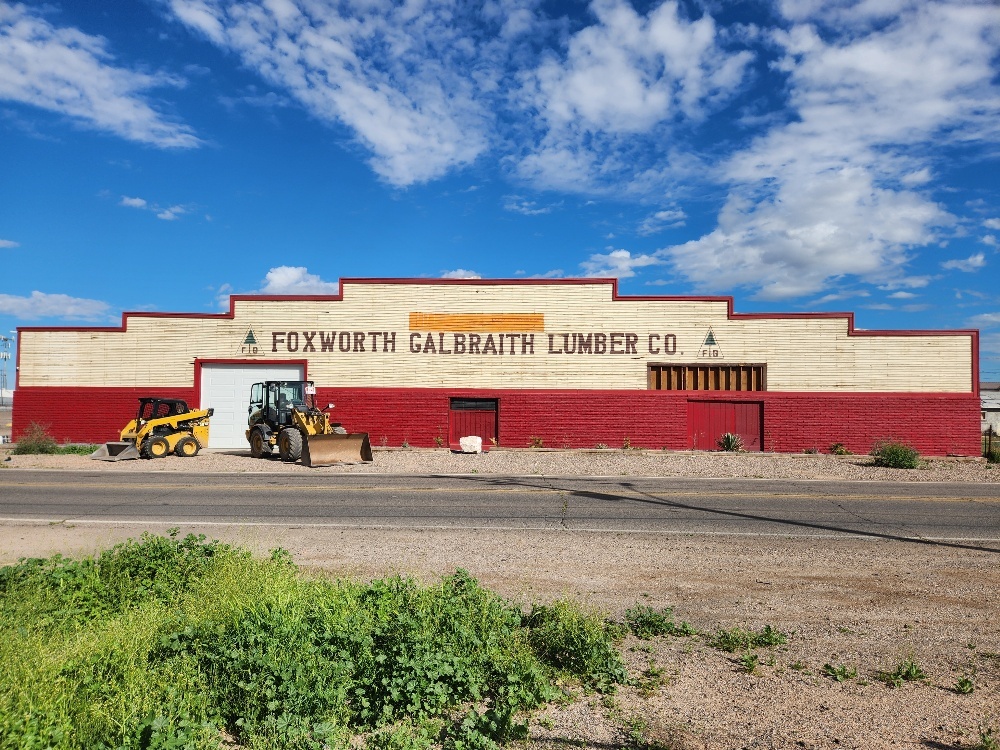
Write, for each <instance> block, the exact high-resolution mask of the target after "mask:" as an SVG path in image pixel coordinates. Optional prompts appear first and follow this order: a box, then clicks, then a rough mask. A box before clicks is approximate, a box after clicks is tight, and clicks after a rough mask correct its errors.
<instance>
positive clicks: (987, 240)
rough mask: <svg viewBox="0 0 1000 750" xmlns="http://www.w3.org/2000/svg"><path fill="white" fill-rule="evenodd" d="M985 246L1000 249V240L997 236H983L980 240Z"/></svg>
mask: <svg viewBox="0 0 1000 750" xmlns="http://www.w3.org/2000/svg"><path fill="white" fill-rule="evenodd" d="M979 241H980V242H982V243H983V244H984V245H989V246H990V247H994V248H1000V240H997V238H996V236H994V235H992V234H986V235H983V236H982V238H980V240H979Z"/></svg>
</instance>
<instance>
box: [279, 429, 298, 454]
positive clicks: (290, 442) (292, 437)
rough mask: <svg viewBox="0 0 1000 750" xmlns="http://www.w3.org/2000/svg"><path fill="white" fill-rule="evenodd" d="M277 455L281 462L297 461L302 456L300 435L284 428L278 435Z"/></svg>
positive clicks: (294, 430) (293, 430)
mask: <svg viewBox="0 0 1000 750" xmlns="http://www.w3.org/2000/svg"><path fill="white" fill-rule="evenodd" d="M278 455H279V456H281V460H282V461H298V460H299V457H300V456H301V455H302V433H301V432H299V431H298V430H296V429H295V428H294V427H286V428H285V429H284V430H282V431H281V434H280V435H278Z"/></svg>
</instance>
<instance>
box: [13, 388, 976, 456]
mask: <svg viewBox="0 0 1000 750" xmlns="http://www.w3.org/2000/svg"><path fill="white" fill-rule="evenodd" d="M150 395H161V396H170V397H174V398H183V399H186V400H187V401H188V403H189V404H190V405H191V406H196V405H197V402H196V400H195V390H194V388H190V389H169V390H165V389H142V390H140V389H131V388H38V387H33V388H24V387H22V388H18V389H17V392H16V397H15V406H14V419H13V430H14V437H15V439H16V438H17V436H18V435H19V434H20V433H21V432H22V431H23V430H24V428H25V427H27V425H28V424H29V423H30V422H32V421H37V422H41V423H43V424H45V423H47V424H48V425H49V432H50V434H52V435H53V437H55V438H56V439H57V440H59V441H60V442H62V441H74V442H94V443H101V442H105V441H107V440H115V439H117V438H118V432H119V431H120V430H121V428H122V427H123V426H124V425H125V424H126V423H127V422H128V420H130V419H132V418H133V417H134V416H135V412H136V409H137V406H138V402H137V400H136V399H137V398H138V397H139V396H150ZM453 396H454V397H457V396H463V397H478V398H496V399H498V400H499V409H500V415H499V422H500V437H499V443H500V445H503V446H509V447H527V446H528V445H529V443H530V441H531V439H532V438H536V437H537V438H540V439H541V440H542V442H543V444H544V445H545V446H546V447H552V448H560V447H564V446H565V447H593V446H594V445H596V444H598V443H604V444H606V445H608V446H609V447H614V448H619V447H621V446H622V444H623V442H624V440H625V438H628V440H629V443H630V444H631V445H632V446H634V447H643V448H664V447H666V448H670V449H686V448H688V447H690V446H688V445H687V439H688V438H687V402H688V398H689V397H695V398H697V399H698V400H706V399H717V400H722V401H727V400H733V401H738V400H743V401H758V402H762V403H763V404H764V446H763V447H764V450H765V451H772V452H787V453H801V452H802V451H803V450H805V449H810V448H817V449H818V450H820V451H821V452H827V451H828V450H829V448H830V445H831V444H833V443H837V442H839V443H843V444H844V445H845V446H846V447H847V448H848V449H849V450H851V451H853V452H855V453H867V452H868V451H869V450H870V449H871V446H872V443H874V442H875V441H877V440H880V439H885V438H899V439H902V440H905V441H906V442H908V443H910V444H912V445H913V446H914V447H915V448H917V450H919V451H920V452H921V453H923V454H925V455H930V456H935V455H946V454H958V455H979V453H980V445H979V410H980V404H979V398H978V397H977V396H975V395H973V394H970V393H965V394H923V393H877V394H824V393H775V392H762V393H754V394H739V395H737V394H733V393H708V392H703V391H702V392H698V393H697V394H691V393H684V392H676V391H674V392H669V391H553V390H505V391H496V390H474V389H468V390H452V389H408V388H372V389H360V388H354V389H348V388H323V387H319V388H318V394H317V402H318V403H321V404H323V405H325V404H326V403H327V402H330V401H332V402H334V403H335V404H336V408H335V409H334V411H333V416H334V418H335V419H337V420H340V421H341V422H343V423H344V426H345V427H346V428H347V429H348V430H351V431H360V432H368V433H369V434H370V437H371V442H372V445H373V446H379V445H381V444H383V440H384V444H386V445H390V446H398V445H401V444H402V443H403V442H404V441H405V442H407V443H409V444H410V445H412V446H416V447H431V446H434V445H435V440H434V439H435V437H437V436H439V435H440V436H441V437H442V439H443V440H445V441H447V438H448V404H449V398H450V397H453Z"/></svg>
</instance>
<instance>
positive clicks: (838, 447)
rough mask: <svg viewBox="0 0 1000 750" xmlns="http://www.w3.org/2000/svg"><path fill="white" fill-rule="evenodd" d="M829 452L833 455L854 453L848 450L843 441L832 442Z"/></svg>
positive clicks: (850, 454) (851, 454)
mask: <svg viewBox="0 0 1000 750" xmlns="http://www.w3.org/2000/svg"><path fill="white" fill-rule="evenodd" d="M830 453H831V454H833V455H834V456H853V455H854V454H853V453H851V451H849V450H848V449H847V448H846V447H845V446H844V444H843V443H834V444H833V445H831V446H830Z"/></svg>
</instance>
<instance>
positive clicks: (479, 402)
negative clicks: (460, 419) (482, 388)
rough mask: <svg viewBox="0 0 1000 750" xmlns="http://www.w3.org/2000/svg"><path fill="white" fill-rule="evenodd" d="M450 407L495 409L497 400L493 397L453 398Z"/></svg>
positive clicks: (455, 409) (458, 409) (457, 409)
mask: <svg viewBox="0 0 1000 750" xmlns="http://www.w3.org/2000/svg"><path fill="white" fill-rule="evenodd" d="M451 408H452V410H453V411H496V410H497V400H496V399H495V398H453V399H452V400H451Z"/></svg>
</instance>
